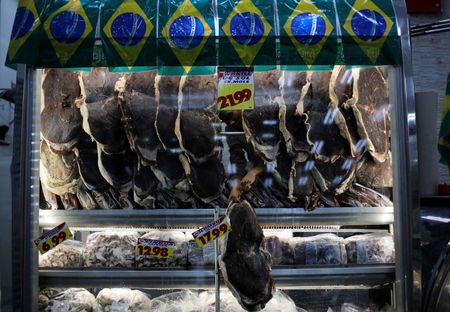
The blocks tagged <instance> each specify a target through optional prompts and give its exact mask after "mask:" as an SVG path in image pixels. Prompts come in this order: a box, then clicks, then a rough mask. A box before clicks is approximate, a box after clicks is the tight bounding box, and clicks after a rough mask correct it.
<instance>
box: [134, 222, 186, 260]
mask: <svg viewBox="0 0 450 312" xmlns="http://www.w3.org/2000/svg"><path fill="white" fill-rule="evenodd" d="M141 238H145V239H152V240H161V241H170V242H174V243H175V247H174V250H173V257H172V258H158V257H150V256H136V264H137V266H138V268H143V267H185V266H186V265H187V255H188V244H187V242H186V236H185V234H184V233H183V232H180V231H159V230H154V231H151V232H148V233H146V234H145V235H143V236H141Z"/></svg>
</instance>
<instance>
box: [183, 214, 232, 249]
mask: <svg viewBox="0 0 450 312" xmlns="http://www.w3.org/2000/svg"><path fill="white" fill-rule="evenodd" d="M230 230H231V227H230V225H229V224H228V222H226V220H225V218H224V217H220V218H219V219H217V220H215V221H213V222H212V223H210V224H209V225H207V226H205V227H204V228H201V229H199V230H197V231H195V232H194V233H192V236H193V237H194V239H195V241H196V242H197V245H198V246H199V247H200V248H203V246H205V245H206V244H208V243H210V242H211V241H213V240H215V239H217V238H219V237H220V236H222V235H224V234H226V233H227V232H229V231H230Z"/></svg>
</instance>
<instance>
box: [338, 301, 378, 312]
mask: <svg viewBox="0 0 450 312" xmlns="http://www.w3.org/2000/svg"><path fill="white" fill-rule="evenodd" d="M341 312H375V310H374V309H372V308H367V309H364V308H361V307H358V306H357V305H354V304H352V303H344V304H342V306H341Z"/></svg>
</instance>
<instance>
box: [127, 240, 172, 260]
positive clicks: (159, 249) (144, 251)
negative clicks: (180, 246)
mask: <svg viewBox="0 0 450 312" xmlns="http://www.w3.org/2000/svg"><path fill="white" fill-rule="evenodd" d="M174 248H175V243H174V242H168V241H161V240H153V239H146V238H139V239H138V243H137V246H136V254H137V255H138V256H148V257H156V258H172V257H173V249H174Z"/></svg>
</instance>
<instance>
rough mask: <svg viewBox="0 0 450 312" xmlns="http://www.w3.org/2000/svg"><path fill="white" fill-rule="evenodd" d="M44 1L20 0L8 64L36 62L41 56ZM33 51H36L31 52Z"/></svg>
mask: <svg viewBox="0 0 450 312" xmlns="http://www.w3.org/2000/svg"><path fill="white" fill-rule="evenodd" d="M43 4H44V3H43V2H42V1H35V0H19V4H18V7H17V11H16V16H15V18H14V24H13V28H12V33H11V38H10V42H9V49H8V53H7V57H6V64H8V65H11V64H16V63H26V64H36V63H37V60H38V58H39V53H38V48H39V40H40V37H41V32H42V22H43V20H42V19H43V12H44V10H45V6H44V5H43ZM30 51H33V52H34V53H30Z"/></svg>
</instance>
